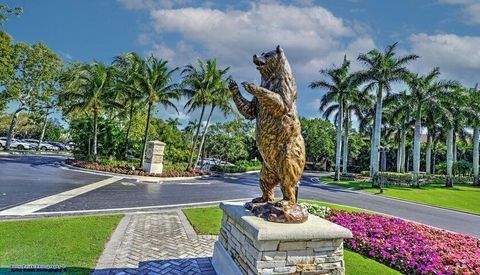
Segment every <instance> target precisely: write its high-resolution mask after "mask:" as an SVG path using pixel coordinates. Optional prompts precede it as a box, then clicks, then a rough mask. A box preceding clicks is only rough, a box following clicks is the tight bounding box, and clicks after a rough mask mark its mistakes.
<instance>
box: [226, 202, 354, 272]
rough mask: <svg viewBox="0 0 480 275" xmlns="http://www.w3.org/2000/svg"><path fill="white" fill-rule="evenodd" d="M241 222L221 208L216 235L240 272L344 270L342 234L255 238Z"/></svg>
mask: <svg viewBox="0 0 480 275" xmlns="http://www.w3.org/2000/svg"><path fill="white" fill-rule="evenodd" d="M255 218H256V217H255ZM315 218H317V217H315ZM243 222H244V221H243ZM243 222H242V221H241V220H239V219H238V217H235V215H229V213H228V212H227V211H224V215H223V219H222V229H221V232H220V236H219V242H220V243H221V245H222V246H223V248H224V249H225V250H226V251H227V253H228V254H229V255H230V257H231V258H232V259H233V261H234V262H235V264H236V265H237V266H238V267H239V269H240V271H241V273H243V274H276V275H279V274H344V273H345V265H344V261H343V237H340V236H339V237H338V238H331V239H325V238H321V239H319V238H309V239H301V240H299V239H298V237H297V236H294V235H292V236H291V237H287V238H282V239H279V240H258V238H256V237H254V236H253V235H252V234H251V232H250V231H251V229H249V228H245V226H244V225H242V223H243ZM272 226H275V224H273V225H272ZM291 226H298V228H299V230H301V227H302V225H291ZM318 230H321V228H318ZM263 239H265V238H263Z"/></svg>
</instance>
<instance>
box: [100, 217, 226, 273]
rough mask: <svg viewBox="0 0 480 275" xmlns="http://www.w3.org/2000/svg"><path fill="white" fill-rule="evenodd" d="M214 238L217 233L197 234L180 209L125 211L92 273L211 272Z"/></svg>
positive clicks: (215, 238) (212, 271)
mask: <svg viewBox="0 0 480 275" xmlns="http://www.w3.org/2000/svg"><path fill="white" fill-rule="evenodd" d="M216 240H217V236H209V235H206V236H202V235H197V234H196V233H195V231H194V230H193V228H192V226H191V225H190V223H189V222H188V220H187V219H186V217H185V215H184V214H183V212H182V211H181V210H170V211H161V212H155V213H142V214H127V215H125V217H124V218H123V219H122V221H121V222H120V224H119V225H118V226H117V228H116V230H115V231H114V233H113V234H112V237H111V239H110V241H109V242H108V243H107V245H106V248H105V251H104V252H103V254H102V256H101V257H100V259H99V261H98V263H97V266H96V268H95V271H94V272H93V274H95V275H105V274H195V275H197V274H198V275H214V274H216V273H215V271H214V269H213V267H212V264H211V257H212V254H213V244H214V242H215V241H216Z"/></svg>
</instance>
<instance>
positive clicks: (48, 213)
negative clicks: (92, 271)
mask: <svg viewBox="0 0 480 275" xmlns="http://www.w3.org/2000/svg"><path fill="white" fill-rule="evenodd" d="M251 199H252V198H242V199H233V200H221V201H206V202H192V203H181V204H168V205H154V206H138V207H125V208H108V209H93V210H72V211H52V212H35V213H30V214H29V215H30V216H32V215H35V216H37V215H39V216H42V215H62V214H92V213H96V214H98V213H109V212H124V211H135V210H138V211H142V210H155V209H165V208H184V207H195V206H206V205H213V204H219V203H221V202H241V201H243V202H247V201H250V200H251ZM135 213H142V212H135ZM1 215H2V212H0V216H1Z"/></svg>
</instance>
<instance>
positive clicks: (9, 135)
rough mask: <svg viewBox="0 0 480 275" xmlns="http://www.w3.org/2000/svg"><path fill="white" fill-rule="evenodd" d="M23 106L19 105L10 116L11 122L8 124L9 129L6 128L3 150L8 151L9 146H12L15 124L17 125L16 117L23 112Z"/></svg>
mask: <svg viewBox="0 0 480 275" xmlns="http://www.w3.org/2000/svg"><path fill="white" fill-rule="evenodd" d="M23 109H24V108H23V106H22V105H21V106H20V107H19V108H18V109H17V110H15V112H14V113H13V116H12V121H11V122H10V127H9V128H8V133H7V141H6V143H5V150H10V145H11V144H12V138H13V137H14V135H15V129H16V128H17V123H18V115H19V114H20V112H21V111H22V110H23Z"/></svg>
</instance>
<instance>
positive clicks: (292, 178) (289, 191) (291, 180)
mask: <svg viewBox="0 0 480 275" xmlns="http://www.w3.org/2000/svg"><path fill="white" fill-rule="evenodd" d="M304 164H305V160H304V159H303V158H301V157H295V155H294V156H287V157H285V158H284V159H283V160H282V161H281V162H280V165H281V168H280V169H281V174H282V175H281V177H282V178H281V182H280V187H281V189H282V194H283V200H282V202H280V203H281V204H289V205H293V204H295V203H296V202H297V201H296V198H295V187H296V185H297V183H298V182H299V181H300V178H301V177H302V173H303V167H304Z"/></svg>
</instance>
